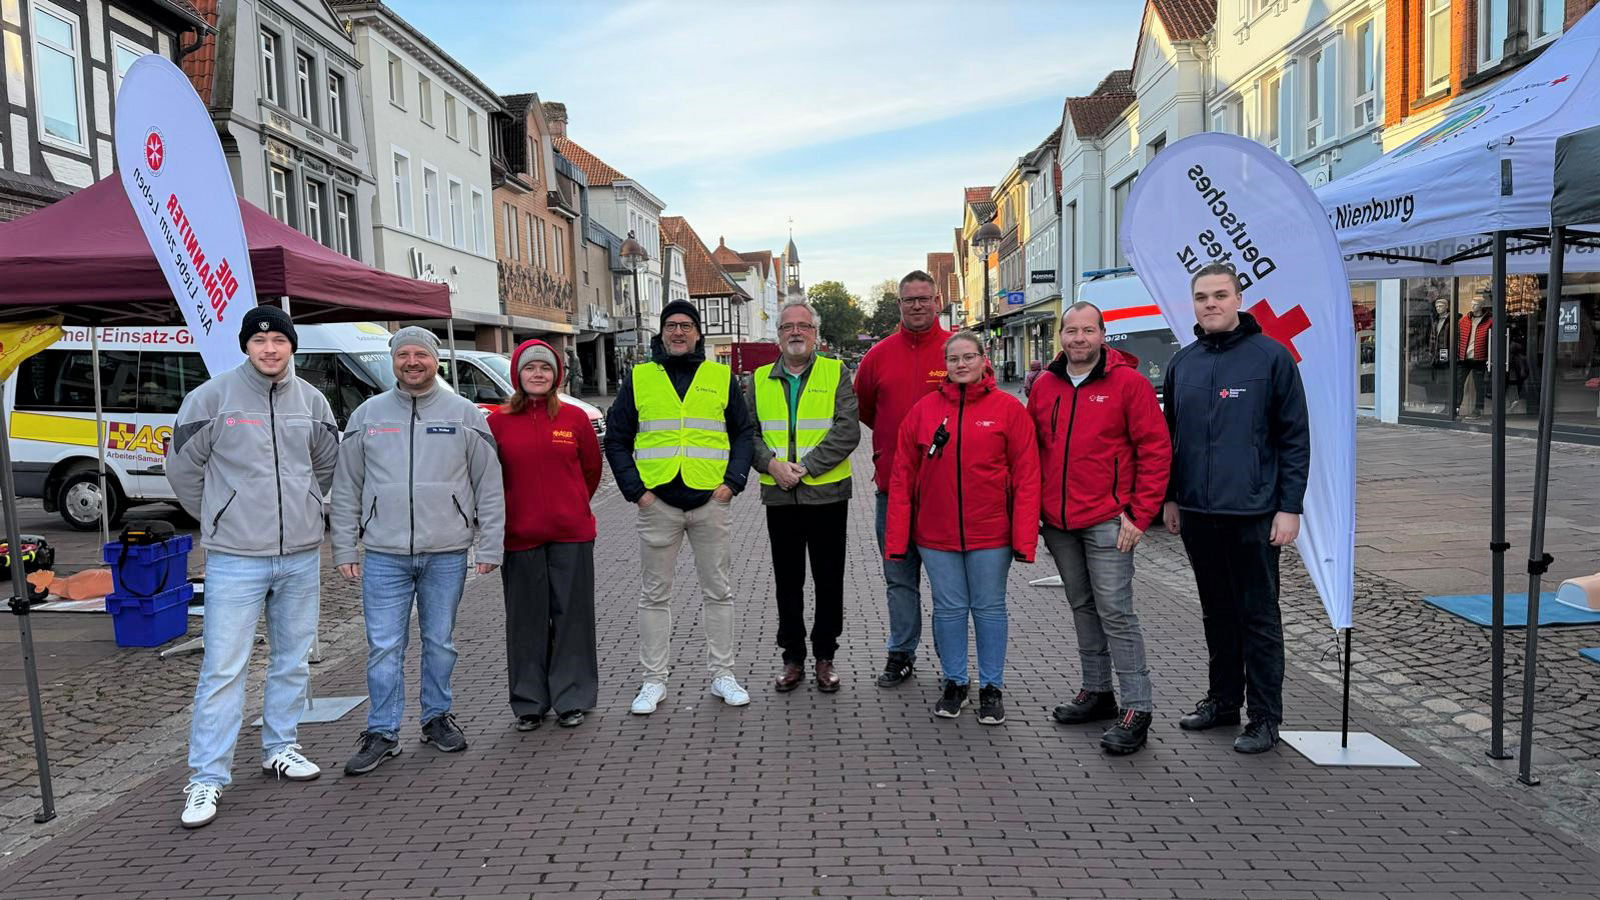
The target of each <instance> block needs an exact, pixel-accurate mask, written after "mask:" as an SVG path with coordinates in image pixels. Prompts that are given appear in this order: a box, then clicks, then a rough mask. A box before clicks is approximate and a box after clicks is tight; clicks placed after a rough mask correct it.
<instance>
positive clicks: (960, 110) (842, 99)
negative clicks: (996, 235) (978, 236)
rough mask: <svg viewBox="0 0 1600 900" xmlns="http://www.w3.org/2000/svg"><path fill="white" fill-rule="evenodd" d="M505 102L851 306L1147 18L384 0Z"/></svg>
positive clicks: (859, 5)
mask: <svg viewBox="0 0 1600 900" xmlns="http://www.w3.org/2000/svg"><path fill="white" fill-rule="evenodd" d="M388 3H389V5H390V7H391V8H393V9H394V10H396V11H397V12H398V13H400V15H402V16H404V17H405V18H406V19H407V20H408V21H410V22H411V23H412V24H413V25H414V26H416V27H417V28H418V29H419V30H421V31H422V32H423V33H425V34H427V35H428V36H429V37H430V38H431V39H433V41H434V42H435V43H437V44H439V45H440V46H441V47H443V48H444V49H445V50H446V51H447V52H449V53H450V54H451V55H453V56H454V57H455V58H456V59H457V60H458V61H460V62H461V63H462V64H463V65H465V66H467V67H468V68H469V69H471V70H472V71H473V73H474V74H476V75H477V76H478V77H479V78H480V79H482V80H483V81H484V83H486V84H487V85H489V87H491V88H493V89H494V90H496V91H498V92H501V93H507V94H510V93H522V92H527V91H534V92H537V93H538V94H539V97H540V99H542V100H555V101H560V102H563V103H565V104H567V110H568V114H569V116H570V119H571V121H570V124H569V126H568V128H569V130H568V134H569V136H570V137H572V139H573V140H575V141H577V142H578V143H580V144H582V145H583V146H584V147H585V148H587V149H588V150H589V151H590V152H592V153H594V154H596V155H597V156H599V157H600V158H602V159H604V160H605V161H606V162H608V163H610V164H611V165H612V166H613V167H615V168H617V169H618V170H620V171H622V172H623V173H625V174H627V175H628V176H629V177H630V178H635V179H637V180H638V181H640V182H641V183H642V184H644V185H645V187H647V188H648V189H649V190H650V191H651V192H652V193H654V194H656V196H658V197H660V198H662V199H663V200H665V201H666V202H667V205H668V208H667V213H668V214H670V215H682V216H686V217H688V219H689V223H690V224H691V225H693V226H694V229H695V231H696V232H698V233H699V235H700V237H701V239H702V240H704V241H705V242H706V243H707V245H708V246H711V247H713V248H714V247H715V246H716V242H717V239H718V237H719V236H725V237H726V238H727V241H728V245H729V246H730V247H733V248H734V249H735V250H740V251H750V250H761V249H770V250H775V251H777V250H781V249H782V247H783V244H784V242H785V241H786V240H787V234H788V228H789V220H790V219H791V218H792V219H793V220H794V238H795V243H796V245H797V246H798V247H799V250H800V258H801V263H802V264H801V276H802V279H803V280H804V281H805V282H806V283H807V284H812V283H815V282H817V281H821V280H823V279H838V280H841V281H843V282H845V284H846V285H848V286H849V287H850V288H851V289H852V290H854V291H856V292H858V293H862V292H865V291H866V290H867V288H868V287H869V286H870V285H872V284H875V283H877V282H879V281H882V280H883V279H886V278H896V279H897V278H899V277H900V276H901V275H903V274H905V272H907V271H909V270H910V269H912V268H921V267H922V265H923V264H924V261H925V258H926V254H927V253H929V252H931V251H941V250H950V249H952V239H951V229H952V228H954V227H956V226H957V225H959V224H961V218H960V217H961V189H962V188H963V187H964V186H966V185H979V184H993V183H995V182H996V181H998V180H999V179H1000V178H1001V177H1003V176H1004V174H1005V172H1006V171H1007V169H1009V168H1010V166H1011V164H1012V163H1013V162H1015V160H1016V158H1017V157H1018V156H1020V155H1022V154H1023V153H1026V152H1027V151H1029V150H1031V149H1033V147H1035V146H1037V145H1038V143H1039V142H1040V141H1041V140H1043V139H1044V138H1045V137H1046V136H1047V135H1048V134H1049V133H1050V132H1051V131H1052V130H1053V129H1054V128H1055V127H1056V125H1057V124H1058V122H1059V119H1060V115H1061V104H1062V101H1063V100H1064V99H1065V98H1066V97H1068V96H1072V95H1078V94H1084V93H1088V92H1089V91H1090V90H1091V89H1093V87H1094V85H1095V84H1096V83H1097V82H1098V81H1099V80H1100V78H1101V77H1102V76H1104V75H1105V73H1106V72H1108V71H1110V70H1112V69H1116V68H1125V67H1127V66H1129V65H1131V63H1132V58H1133V48H1134V42H1135V39H1136V37H1137V32H1138V28H1139V17H1140V15H1141V13H1142V11H1143V6H1144V4H1143V3H1142V2H1139V0H1093V2H1091V0H1055V2H1046V0H1036V2H1013V3H1008V2H991V0H982V2H941V0H930V2H914V0H878V2H860V0H858V2H835V0H828V2H806V0H785V2H781V3H780V2H765V0H746V2H706V0H675V2H657V0H642V2H632V3H616V4H613V3H592V2H579V3H560V4H556V3H540V2H512V0H500V2H490V0H450V2H441V0H388Z"/></svg>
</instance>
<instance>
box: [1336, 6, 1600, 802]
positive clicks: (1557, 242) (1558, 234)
mask: <svg viewBox="0 0 1600 900" xmlns="http://www.w3.org/2000/svg"><path fill="white" fill-rule="evenodd" d="M1597 128H1600V12H1596V11H1593V10H1591V11H1590V12H1589V13H1588V14H1586V15H1585V16H1584V17H1583V18H1582V19H1580V20H1579V21H1578V22H1577V23H1576V24H1575V25H1574V26H1573V27H1572V28H1571V30H1569V31H1568V32H1567V33H1566V34H1565V35H1563V36H1562V37H1561V38H1560V39H1559V40H1558V41H1556V42H1555V43H1554V44H1551V45H1550V46H1548V47H1547V48H1545V50H1544V52H1543V53H1542V54H1541V55H1540V56H1539V58H1538V59H1536V60H1534V61H1533V62H1531V63H1529V64H1528V65H1526V66H1525V67H1523V68H1522V69H1520V70H1519V71H1517V72H1516V73H1514V74H1512V75H1510V76H1508V77H1507V78H1506V80H1505V81H1503V82H1501V83H1500V84H1499V85H1498V86H1496V87H1495V89H1494V90H1492V91H1490V92H1488V93H1486V94H1484V95H1483V96H1481V97H1479V98H1477V99H1476V100H1473V101H1471V102H1468V103H1466V104H1464V105H1463V107H1462V108H1461V109H1460V110H1458V111H1456V112H1455V113H1454V114H1452V115H1451V116H1450V117H1449V118H1447V119H1446V120H1445V121H1443V122H1441V123H1439V124H1438V125H1436V126H1434V127H1433V128H1431V129H1429V130H1428V131H1426V132H1424V133H1422V134H1421V135H1418V136H1417V137H1415V138H1413V139H1411V140H1410V141H1407V142H1406V143H1405V144H1402V145H1401V146H1399V147H1397V148H1395V149H1394V150H1391V151H1390V152H1388V153H1387V154H1385V155H1384V156H1383V157H1382V158H1380V159H1378V160H1377V161H1376V162H1374V163H1372V164H1371V165H1369V166H1367V167H1366V168H1364V169H1362V170H1361V171H1359V172H1356V173H1355V174H1353V175H1350V176H1348V177H1345V178H1341V179H1338V180H1336V181H1332V182H1329V183H1328V184H1326V185H1324V186H1322V187H1321V188H1319V189H1318V191H1317V195H1318V198H1319V199H1320V200H1321V201H1322V204H1323V208H1324V209H1325V211H1326V212H1327V215H1328V219H1329V221H1330V222H1331V223H1332V225H1333V229H1334V233H1335V235H1336V236H1337V237H1338V239H1339V245H1340V249H1341V250H1343V251H1344V252H1345V254H1346V271H1347V274H1348V276H1349V277H1351V278H1355V279H1375V278H1403V277H1417V276H1428V275H1438V276H1461V275H1490V276H1491V277H1492V281H1493V286H1492V290H1493V302H1494V314H1493V324H1492V332H1493V333H1492V336H1491V338H1490V342H1491V346H1492V347H1494V348H1496V349H1495V350H1494V351H1491V353H1490V360H1491V369H1492V374H1491V376H1490V377H1491V380H1492V384H1493V387H1492V390H1493V394H1494V425H1493V461H1492V468H1493V498H1492V504H1491V512H1490V517H1491V527H1490V545H1489V548H1490V552H1491V553H1492V554H1493V567H1492V572H1493V574H1492V576H1491V579H1492V582H1493V585H1492V587H1493V597H1494V601H1493V626H1492V628H1493V631H1492V640H1491V668H1492V673H1493V674H1492V678H1493V682H1494V684H1493V692H1492V700H1491V718H1492V720H1493V728H1492V734H1491V746H1490V749H1489V755H1490V756H1491V757H1494V758H1497V759H1504V758H1508V756H1509V754H1507V753H1506V752H1505V750H1504V747H1503V745H1502V732H1503V730H1504V728H1503V726H1504V719H1505V710H1504V701H1503V684H1502V682H1503V671H1504V618H1505V552H1506V550H1508V549H1510V544H1508V543H1506V533H1505V424H1506V423H1505V411H1506V409H1505V387H1506V368H1505V360H1506V357H1507V353H1506V352H1504V349H1505V348H1506V346H1507V345H1506V330H1505V329H1506V325H1505V320H1506V301H1505V294H1506V275H1507V273H1508V272H1518V273H1547V274H1548V276H1549V282H1548V286H1547V296H1548V297H1559V296H1560V294H1561V285H1562V278H1563V275H1564V273H1565V272H1566V271H1584V272H1593V271H1600V197H1597V195H1596V191H1595V189H1594V187H1593V186H1592V183H1593V180H1594V179H1596V178H1600V132H1597V131H1596V130H1595V129H1597ZM1578 132H1583V133H1584V134H1587V135H1590V137H1589V138H1587V139H1585V140H1577V138H1579V135H1578V134H1576V133H1578ZM1569 136H1570V137H1569ZM1558 144H1559V146H1560V147H1561V149H1562V170H1563V177H1561V178H1560V180H1559V185H1560V187H1559V189H1558V175H1557V165H1556V161H1557V148H1558ZM1556 199H1558V200H1559V203H1560V206H1561V210H1562V211H1561V215H1560V216H1556V215H1553V214H1552V201H1553V200H1556ZM1559 306H1560V304H1559V303H1556V302H1546V304H1545V325H1544V351H1543V354H1542V360H1543V366H1542V382H1541V383H1542V386H1543V391H1544V393H1543V394H1542V396H1550V394H1549V391H1550V386H1551V384H1552V383H1553V381H1554V377H1555V371H1554V369H1555V339H1556V333H1557V330H1558V329H1557V325H1556V316H1557V312H1558V309H1559ZM1553 427H1554V404H1553V403H1542V404H1540V410H1539V432H1538V433H1539V444H1538V465H1537V467H1536V474H1535V476H1534V505H1533V506H1534V508H1533V522H1532V527H1531V531H1530V535H1529V548H1528V623H1527V646H1526V661H1525V666H1524V671H1525V674H1524V684H1523V715H1522V723H1521V724H1522V734H1521V747H1520V751H1521V753H1520V756H1521V759H1520V764H1521V766H1520V769H1521V771H1520V775H1519V780H1521V781H1522V782H1523V783H1524V784H1536V783H1537V779H1536V778H1534V777H1533V776H1532V773H1531V771H1530V768H1531V753H1532V744H1533V684H1534V673H1535V667H1536V662H1537V643H1538V633H1539V632H1538V609H1539V592H1540V589H1541V584H1540V582H1541V576H1542V575H1543V574H1544V572H1545V571H1546V570H1547V569H1548V567H1549V564H1550V558H1549V556H1547V555H1546V554H1545V553H1544V518H1545V504H1546V496H1547V488H1548V484H1549V453H1550V440H1551V433H1552V430H1553Z"/></svg>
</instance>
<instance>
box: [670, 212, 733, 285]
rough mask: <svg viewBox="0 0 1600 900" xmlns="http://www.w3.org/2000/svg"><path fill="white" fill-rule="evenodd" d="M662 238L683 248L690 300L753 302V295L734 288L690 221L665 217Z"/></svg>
mask: <svg viewBox="0 0 1600 900" xmlns="http://www.w3.org/2000/svg"><path fill="white" fill-rule="evenodd" d="M661 234H662V237H664V238H666V239H667V241H668V242H670V243H673V244H676V245H677V246H679V247H681V248H683V262H684V269H685V273H684V274H685V275H686V277H687V280H688V282H689V296H691V297H728V296H740V297H744V298H745V299H749V295H748V294H746V293H745V292H744V290H743V289H742V288H740V287H739V286H738V285H736V284H734V283H733V282H732V281H731V280H730V279H729V278H728V276H727V274H726V273H725V272H723V271H722V267H721V266H719V265H717V263H716V261H715V260H713V259H712V258H711V251H710V250H708V249H706V245H705V242H704V241H702V240H700V235H698V234H695V231H694V229H693V228H691V227H689V220H687V219H685V218H684V217H683V216H662V217H661Z"/></svg>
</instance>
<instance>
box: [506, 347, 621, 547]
mask: <svg viewBox="0 0 1600 900" xmlns="http://www.w3.org/2000/svg"><path fill="white" fill-rule="evenodd" d="M532 344H544V342H543V341H525V342H524V343H523V344H522V345H521V346H519V347H518V348H517V352H516V353H515V354H513V355H512V357H511V358H512V359H518V358H520V357H521V355H522V351H523V349H524V348H526V347H528V346H530V345H532ZM545 346H549V345H548V344H545ZM552 352H554V353H555V357H556V360H557V364H556V379H555V385H556V389H559V388H560V386H561V384H562V370H564V369H565V368H566V366H565V365H564V364H563V363H562V362H561V354H560V353H559V352H555V351H554V349H552ZM511 377H512V378H514V379H518V383H519V388H518V389H519V390H520V373H518V372H516V371H513V372H512V373H511ZM489 431H490V433H492V434H493V435H494V439H495V444H496V445H497V446H498V448H499V452H500V469H501V472H502V473H503V476H504V479H505V487H506V550H508V551H515V550H531V549H533V548H534V547H539V546H542V545H544V544H557V543H567V544H575V543H583V542H585V541H592V540H594V538H595V523H594V513H593V512H591V511H590V509H589V500H590V499H591V498H592V497H594V492H595V490H596V489H597V488H599V487H600V440H599V438H597V437H595V433H594V426H593V425H590V424H589V417H588V416H587V415H585V414H584V412H583V410H581V409H579V408H577V407H576V406H573V405H572V404H570V403H563V404H562V405H561V409H560V410H559V411H558V412H557V413H556V416H555V418H554V419H553V420H552V419H551V418H550V413H549V410H548V408H547V406H546V405H545V403H544V401H542V400H535V401H532V402H530V403H529V404H528V406H527V408H525V409H523V411H522V412H520V413H514V414H513V413H509V412H506V411H505V410H504V409H501V410H498V411H496V412H492V413H490V414H489Z"/></svg>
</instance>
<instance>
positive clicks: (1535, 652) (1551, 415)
mask: <svg viewBox="0 0 1600 900" xmlns="http://www.w3.org/2000/svg"><path fill="white" fill-rule="evenodd" d="M1566 231H1567V230H1566V229H1565V228H1563V227H1561V226H1559V225H1558V226H1556V227H1554V228H1552V229H1550V282H1549V286H1548V289H1547V290H1546V291H1545V300H1544V356H1543V358H1542V359H1541V360H1540V363H1541V365H1540V374H1539V397H1540V401H1539V442H1538V446H1537V449H1536V453H1537V454H1538V456H1537V459H1536V460H1535V462H1534V467H1533V473H1534V474H1533V524H1532V527H1531V528H1530V529H1529V530H1528V629H1527V632H1528V633H1527V639H1526V641H1527V643H1526V649H1524V651H1523V671H1522V745H1521V747H1520V748H1519V749H1520V751H1521V752H1520V754H1519V757H1518V767H1517V768H1518V771H1517V780H1518V781H1520V782H1522V783H1523V784H1526V785H1535V784H1538V783H1539V779H1537V778H1535V777H1534V776H1533V713H1534V709H1533V681H1534V676H1535V674H1536V673H1537V671H1538V668H1539V592H1540V590H1541V588H1542V585H1541V584H1540V582H1542V581H1543V579H1544V573H1545V571H1546V570H1548V569H1549V568H1550V563H1551V562H1553V560H1552V559H1551V557H1550V554H1548V553H1545V552H1544V524H1545V522H1544V520H1545V510H1546V507H1547V504H1548V503H1549V500H1550V439H1551V433H1552V432H1553V431H1554V430H1555V424H1556V421H1555V420H1556V404H1555V399H1554V396H1553V395H1552V391H1553V390H1554V387H1555V381H1556V334H1557V332H1558V331H1560V326H1561V281H1562V278H1563V276H1564V274H1565V272H1564V271H1563V270H1564V268H1565V259H1564V257H1565V256H1566V246H1565V244H1566Z"/></svg>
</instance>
